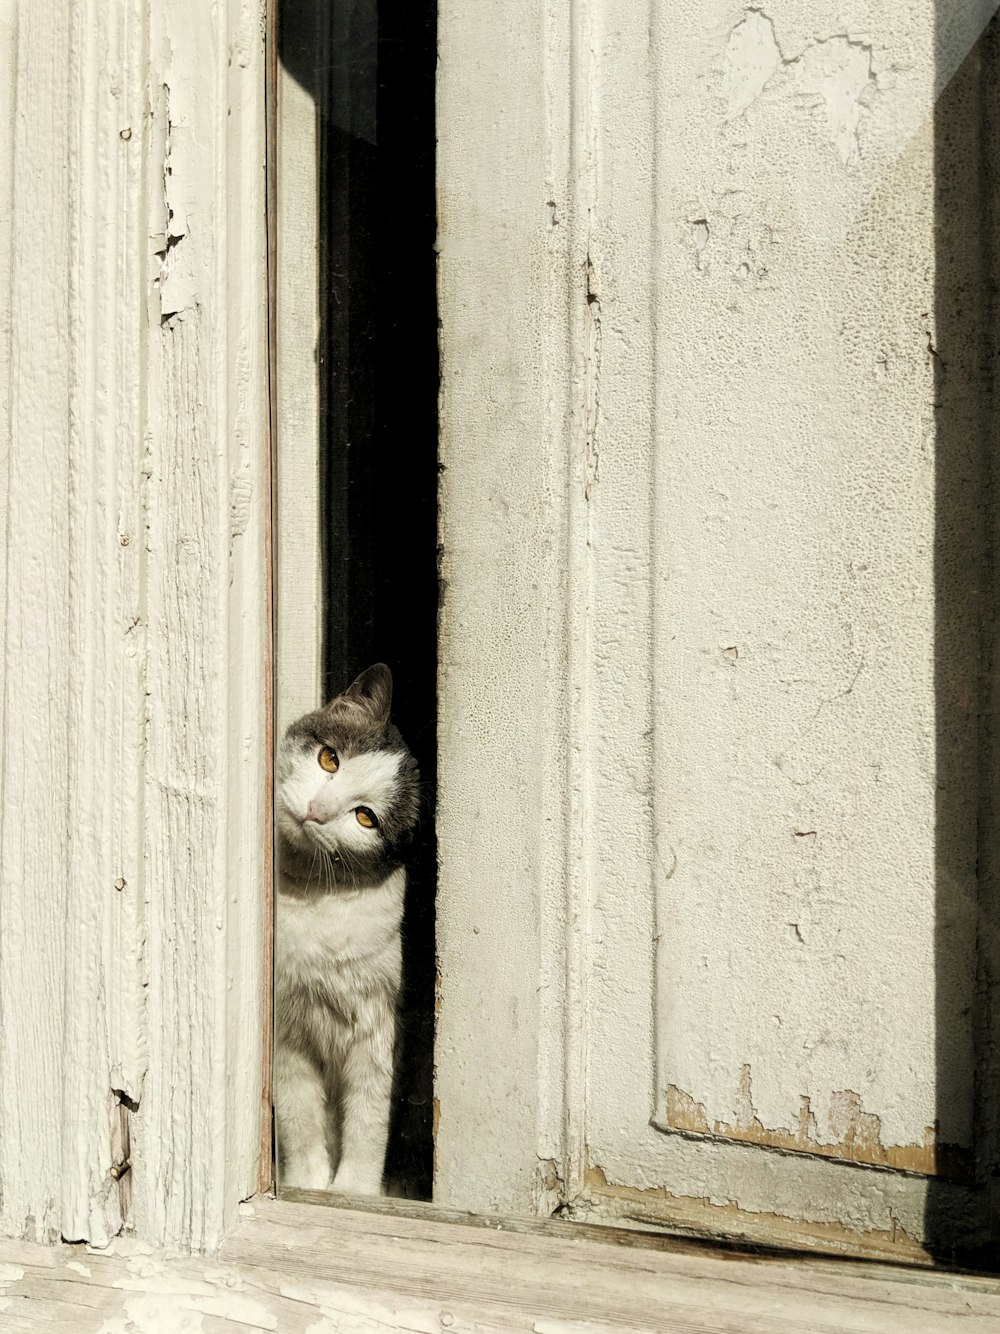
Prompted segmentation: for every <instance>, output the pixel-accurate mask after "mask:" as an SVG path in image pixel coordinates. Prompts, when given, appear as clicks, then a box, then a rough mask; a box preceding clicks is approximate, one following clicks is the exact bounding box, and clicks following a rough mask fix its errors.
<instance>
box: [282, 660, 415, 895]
mask: <svg viewBox="0 0 1000 1334" xmlns="http://www.w3.org/2000/svg"><path fill="white" fill-rule="evenodd" d="M391 704H392V673H391V672H390V671H389V668H388V667H386V665H385V663H381V662H380V663H376V664H375V666H374V667H369V668H368V669H367V671H364V672H362V673H361V675H360V676H359V677H358V678H357V680H356V681H353V682H352V683H351V685H349V686H348V687H347V689H346V690H345V691H344V692H343V693H342V694H340V695H338V696H337V697H336V698H335V699H333V700H331V701H330V703H329V704H327V705H326V707H325V708H322V709H317V710H316V712H315V713H307V714H306V716H305V717H304V718H300V719H298V721H297V722H294V723H292V725H291V726H290V727H289V729H288V731H287V732H286V733H285V735H284V738H283V739H282V742H281V746H280V747H279V750H278V763H277V824H278V832H279V834H280V835H281V839H282V843H283V855H284V860H285V861H287V862H290V863H292V864H291V865H289V866H288V868H287V869H288V870H290V871H293V872H294V873H296V874H298V875H312V876H315V877H316V878H317V879H328V878H332V879H335V880H337V881H342V882H346V883H350V882H351V881H352V880H353V881H354V882H355V883H362V882H364V881H365V880H367V879H369V878H370V877H371V876H372V875H373V874H374V875H378V874H379V873H380V872H381V871H384V870H386V869H388V868H389V867H391V866H392V865H393V864H396V863H398V862H399V861H400V859H401V857H402V853H403V851H404V849H405V847H406V845H407V844H408V842H409V841H410V838H411V836H412V834H413V830H414V828H415V826H416V823H417V814H418V810H419V806H420V779H419V775H418V773H417V764H416V761H415V760H414V758H413V756H412V755H411V754H410V752H409V750H408V749H407V747H406V743H405V742H404V741H403V739H402V737H401V736H400V735H399V732H398V731H397V730H396V728H395V727H394V726H393V725H392V723H391V722H390V721H389V709H390V706H391Z"/></svg>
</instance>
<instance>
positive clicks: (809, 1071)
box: [437, 0, 1000, 1256]
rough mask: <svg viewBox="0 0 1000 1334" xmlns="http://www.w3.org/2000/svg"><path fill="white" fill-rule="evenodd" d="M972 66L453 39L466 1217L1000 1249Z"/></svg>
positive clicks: (799, 43) (795, 50)
mask: <svg viewBox="0 0 1000 1334" xmlns="http://www.w3.org/2000/svg"><path fill="white" fill-rule="evenodd" d="M982 26H983V21H982V18H981V17H980V18H977V17H976V15H974V14H972V13H971V11H970V13H969V14H967V15H964V16H962V17H960V18H956V17H955V14H954V12H953V11H952V9H950V8H949V10H948V13H947V15H946V16H945V17H943V18H939V17H938V15H937V13H936V10H935V6H934V5H932V4H931V3H930V0H924V3H921V4H919V5H917V6H916V7H914V6H912V5H889V6H885V5H878V6H876V5H873V4H868V3H859V4H857V5H854V6H853V7H852V10H851V15H850V18H849V21H848V22H847V23H846V26H845V20H844V19H843V18H842V17H838V14H837V13H834V11H833V10H832V9H830V11H829V13H826V12H825V10H824V6H823V5H822V4H818V5H814V6H811V7H810V9H809V13H808V14H805V13H804V12H803V11H802V9H801V6H798V5H795V4H792V3H791V2H790V0H789V3H779V4H776V5H774V6H772V7H770V8H769V10H768V12H767V13H766V14H765V13H764V12H763V11H761V10H757V9H749V10H743V9H739V8H737V7H734V6H732V5H729V4H726V3H722V0H716V3H713V4H710V5H708V6H705V5H698V6H694V5H687V6H685V5H682V6H680V7H675V6H665V5H661V4H659V3H657V0H648V3H642V2H640V0H635V2H634V3H633V2H632V0H630V2H629V3H627V4H615V5H611V4H610V3H601V2H600V0H589V2H588V3H584V2H583V0H580V2H579V3H569V4H566V5H553V6H548V7H547V8H546V9H545V11H544V12H543V13H539V12H537V11H536V9H535V7H533V6H531V5H528V4H513V5H511V6H508V7H505V9H504V12H503V13H502V14H495V15H492V16H489V17H485V16H483V15H482V14H480V13H478V12H477V14H476V15H475V17H474V18H473V17H472V16H470V15H467V14H466V13H465V12H464V10H463V7H462V6H459V5H455V4H452V3H449V2H448V0H446V2H445V3H443V4H442V7H441V51H442V57H441V59H442V64H441V84H440V95H439V116H440V135H441V156H440V164H439V195H440V207H441V247H440V248H441V293H442V355H443V397H442V404H443V424H442V429H443V464H444V467H445V471H444V473H443V493H442V515H443V518H442V545H443V553H444V554H443V561H444V579H445V585H444V586H445V597H444V606H443V613H442V664H443V666H442V728H441V736H440V743H441V764H442V783H441V788H440V792H439V818H440V824H439V831H440V837H441V865H442V883H441V891H440V895H441V899H440V908H439V943H440V955H441V960H440V963H441V976H442V982H441V1015H440V1019H439V1032H438V1088H437V1092H438V1099H439V1106H440V1125H439V1135H438V1175H437V1195H438V1197H439V1198H441V1199H442V1200H444V1201H447V1202H453V1203H461V1204H463V1205H466V1206H468V1207H473V1208H479V1209H481V1208H483V1207H493V1208H497V1209H523V1208H533V1209H540V1210H542V1211H549V1210H561V1211H563V1212H566V1211H568V1212H571V1213H572V1214H573V1216H576V1217H580V1218H584V1219H595V1218H596V1219H601V1218H618V1219H625V1220H632V1221H635V1222H638V1223H650V1222H652V1223H657V1222H658V1223H667V1224H670V1225H673V1226H680V1227H683V1228H685V1229H687V1228H693V1229H696V1230H704V1231H709V1232H714V1233H724V1234H739V1235H745V1236H749V1237H753V1238H754V1239H756V1240H759V1241H781V1242H785V1243H795V1244H800V1243H801V1244H809V1245H821V1246H825V1247H828V1248H833V1249H848V1250H857V1251H866V1252H869V1253H880V1254H893V1255H907V1256H918V1255H925V1254H927V1253H933V1254H937V1255H941V1254H949V1253H951V1252H952V1251H953V1250H954V1249H955V1247H956V1246H964V1247H970V1246H978V1245H982V1244H987V1243H988V1242H989V1241H990V1239H992V1238H993V1237H994V1236H995V1206H994V1202H993V1196H992V1190H991V1187H990V1185H989V1182H990V1181H991V1179H992V1177H991V1172H992V1164H993V1162H994V1161H995V1150H994V1140H995V1136H994V1126H993V1116H992V1112H991V1106H992V1103H993V1102H994V1101H995V1099H991V1098H990V1096H989V1090H990V1089H991V1088H992V1087H995V1080H994V1070H993V1065H994V1063H995V1060H994V1057H993V1051H994V1046H995V1043H994V1041H993V1037H992V1034H993V1033H994V1031H995V1029H994V1024H993V1020H992V1008H993V1004H994V999H993V997H994V991H993V982H992V979H993V977H994V975H995V943H994V937H995V928H994V926H993V921H994V920H995V915H996V914H995V906H994V900H995V888H994V886H995V869H994V868H995V862H996V858H995V842H996V835H995V828H996V816H995V811H996V800H995V789H996V756H995V753H994V743H993V739H992V728H991V726H990V722H989V719H990V716H991V711H992V692H993V685H992V682H993V676H992V669H991V663H992V658H993V639H994V625H993V620H994V617H993V612H992V608H993V607H994V606H995V605H996V597H995V588H994V574H993V564H994V563H993V558H992V554H991V552H992V544H993V525H994V512H995V506H994V497H993V493H992V487H993V483H992V481H991V477H992V467H993V465H991V463H990V461H989V442H990V439H991V428H992V416H991V413H992V406H991V405H992V400H991V395H990V390H991V360H990V359H991V356H992V355H993V349H994V347H995V340H994V332H993V325H994V317H993V312H992V308H991V305H990V300H989V297H988V292H989V290H990V282H991V274H993V271H994V260H993V247H994V244H995V242H994V239H993V238H994V236H995V228H991V222H990V218H991V216H992V214H991V210H992V207H993V204H992V198H991V195H990V186H989V184H988V183H989V181H990V175H989V172H988V170H984V167H985V168H988V166H989V163H990V162H991V161H992V160H993V157H992V155H993V153H994V151H995V147H996V145H995V142H994V137H995V126H996V125H997V124H998V123H1000V119H998V118H997V116H996V115H995V108H993V106H992V103H993V102H994V101H995V99H996V95H997V94H996V91H995V90H996V88H997V87H998V81H997V79H996V77H995V71H993V66H994V63H995V52H996V43H995V39H994V37H993V34H992V32H987V33H986V34H985V35H982V36H981V31H982ZM991 71H993V77H991Z"/></svg>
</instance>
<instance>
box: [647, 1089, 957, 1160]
mask: <svg viewBox="0 0 1000 1334" xmlns="http://www.w3.org/2000/svg"><path fill="white" fill-rule="evenodd" d="M827 1122H828V1138H826V1139H821V1138H820V1137H819V1128H818V1125H817V1121H816V1115H815V1113H814V1112H813V1110H812V1105H811V1100H810V1099H809V1098H808V1097H807V1096H806V1095H804V1094H802V1095H800V1096H799V1111H798V1125H797V1126H796V1128H795V1129H794V1130H788V1129H787V1128H785V1127H783V1126H781V1127H778V1128H776V1129H769V1128H767V1127H766V1126H765V1125H764V1124H763V1122H762V1121H761V1120H760V1117H759V1116H758V1115H757V1111H756V1108H755V1107H754V1105H753V1090H752V1086H751V1074H750V1066H749V1065H748V1064H745V1065H743V1067H742V1068H741V1071H740V1082H739V1087H738V1089H737V1093H736V1100H735V1104H734V1108H733V1118H732V1120H731V1121H713V1120H711V1119H710V1118H709V1116H708V1113H707V1111H706V1109H705V1105H704V1103H701V1102H697V1101H696V1100H695V1099H694V1098H693V1097H692V1096H691V1094H690V1093H687V1092H685V1090H684V1089H681V1088H678V1087H677V1085H676V1084H668V1085H667V1087H666V1089H665V1090H664V1106H663V1114H662V1116H661V1117H656V1118H654V1121H653V1124H654V1125H655V1126H656V1127H657V1129H659V1130H667V1131H681V1132H682V1133H684V1134H686V1135H697V1136H708V1137H711V1138H713V1139H722V1140H728V1141H731V1142H734V1143H738V1144H755V1145H757V1146H759V1147H760V1148H765V1149H779V1150H781V1151H782V1152H785V1153H804V1154H810V1155H812V1156H813V1157H820V1158H834V1159H836V1160H837V1161H838V1162H845V1163H857V1164H859V1165H864V1166H866V1167H883V1168H889V1169H892V1170H895V1171H899V1172H911V1173H915V1174H917V1175H919V1176H940V1177H947V1178H950V1179H952V1180H957V1181H965V1180H968V1179H969V1178H970V1177H971V1173H972V1166H973V1160H972V1151H971V1150H970V1149H966V1148H963V1147H962V1146H961V1145H958V1144H942V1143H939V1142H938V1139H937V1130H938V1127H937V1124H936V1123H935V1124H934V1125H930V1126H927V1127H926V1128H925V1130H924V1133H923V1138H922V1140H921V1142H920V1143H918V1144H883V1142H882V1122H881V1119H880V1118H879V1117H878V1116H876V1115H875V1114H874V1113H873V1112H867V1111H865V1109H864V1106H863V1104H862V1101H861V1097H860V1095H859V1094H857V1093H855V1092H854V1091H853V1090H852V1089H842V1090H839V1091H838V1092H835V1093H833V1094H832V1095H831V1099H830V1111H829V1113H828V1117H827Z"/></svg>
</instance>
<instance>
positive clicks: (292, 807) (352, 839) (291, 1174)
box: [274, 663, 420, 1195]
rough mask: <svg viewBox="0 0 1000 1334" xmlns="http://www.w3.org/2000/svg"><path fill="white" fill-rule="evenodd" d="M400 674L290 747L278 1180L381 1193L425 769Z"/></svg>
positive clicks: (375, 675) (278, 972) (368, 683)
mask: <svg viewBox="0 0 1000 1334" xmlns="http://www.w3.org/2000/svg"><path fill="white" fill-rule="evenodd" d="M391 702H392V675H391V673H390V671H389V668H388V667H386V666H385V664H384V663H378V664H377V665H376V666H374V667H369V668H368V670H367V671H365V672H362V673H361V675H360V676H359V677H358V679H357V680H356V681H354V682H353V684H351V685H350V686H349V687H348V688H347V689H346V690H345V691H344V692H343V694H341V695H338V696H337V697H336V699H334V700H333V701H332V702H331V703H330V704H328V705H327V706H326V707H325V708H323V709H319V710H317V712H315V713H309V714H307V715H306V716H305V717H304V718H300V719H299V720H298V722H295V723H293V724H292V725H291V727H289V729H288V731H287V732H286V734H285V736H284V739H283V740H282V743H281V746H280V749H279V751H278V762H277V830H278V839H279V858H280V859H279V877H278V895H277V921H276V933H275V1081H274V1104H275V1115H276V1123H277V1126H276V1128H277V1141H278V1179H279V1181H280V1183H281V1184H282V1185H286V1186H298V1187H301V1188H305V1189H311V1190H327V1189H333V1190H344V1191H354V1192H357V1193H360V1194H365V1195H377V1194H379V1193H380V1191H381V1188H382V1173H383V1170H384V1166H385V1150H386V1140H387V1137H388V1130H389V1104H390V1097H391V1092H392V1072H393V1050H394V1045H395V1038H396V1005H397V998H398V995H399V986H400V934H399V928H400V922H401V920H402V915H403V894H404V890H405V887H406V871H405V868H404V864H403V852H404V850H405V847H406V845H407V843H408V841H409V839H410V837H411V835H412V833H413V830H414V827H415V825H416V822H417V814H418V810H419V804H420V788H419V776H418V773H417V765H416V761H415V760H414V758H413V756H412V755H411V754H410V752H409V750H408V749H407V747H406V744H405V743H404V741H403V739H402V737H401V736H400V735H399V732H398V731H397V730H396V728H395V727H394V726H393V725H392V723H391V722H390V721H389V708H390V705H391Z"/></svg>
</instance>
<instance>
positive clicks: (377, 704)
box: [331, 662, 392, 731]
mask: <svg viewBox="0 0 1000 1334" xmlns="http://www.w3.org/2000/svg"><path fill="white" fill-rule="evenodd" d="M342 706H347V707H348V708H350V709H352V710H353V709H357V708H360V709H364V711H365V713H367V714H368V716H369V718H370V719H371V725H372V727H374V728H378V729H379V730H380V731H381V729H382V728H384V727H385V726H386V724H387V723H388V721H389V710H390V708H391V707H392V672H390V671H389V668H388V667H387V666H386V665H385V663H384V662H377V663H376V664H375V665H374V667H368V668H366V669H365V671H363V672H362V673H361V675H360V676H359V677H358V678H357V680H356V681H352V682H351V684H350V685H349V686H348V687H347V689H346V690H345V691H344V693H343V694H342V695H338V696H337V698H336V699H335V700H334V701H333V704H332V705H331V707H332V708H339V707H342Z"/></svg>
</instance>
